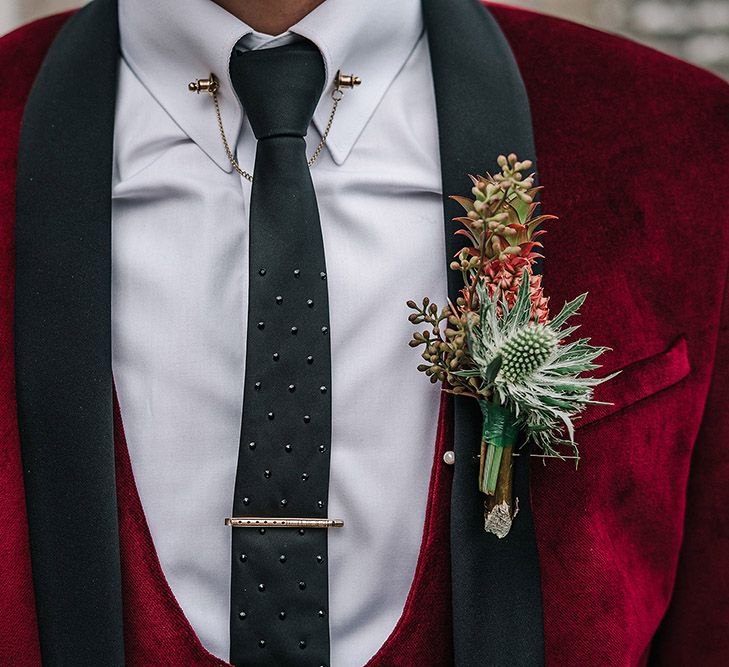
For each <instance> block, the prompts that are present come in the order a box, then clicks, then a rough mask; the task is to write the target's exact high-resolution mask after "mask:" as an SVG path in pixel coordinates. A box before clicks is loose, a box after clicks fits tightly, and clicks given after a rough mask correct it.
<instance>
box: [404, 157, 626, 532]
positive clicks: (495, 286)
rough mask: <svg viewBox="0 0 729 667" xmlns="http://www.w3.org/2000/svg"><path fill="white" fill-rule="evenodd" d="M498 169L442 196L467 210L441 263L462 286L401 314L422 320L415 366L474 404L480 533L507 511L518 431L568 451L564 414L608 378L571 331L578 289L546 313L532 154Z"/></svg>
mask: <svg viewBox="0 0 729 667" xmlns="http://www.w3.org/2000/svg"><path fill="white" fill-rule="evenodd" d="M498 164H499V166H500V167H501V173H499V174H495V175H494V176H492V175H491V174H488V173H487V174H486V176H471V180H472V182H473V188H472V190H471V191H472V193H473V196H474V199H469V198H466V197H455V196H454V197H452V199H454V200H456V201H457V202H458V203H459V204H460V205H461V206H462V207H463V208H464V210H465V213H466V215H464V216H462V217H458V218H455V221H456V222H458V223H459V229H458V230H457V231H456V232H455V233H456V234H458V235H460V236H462V237H463V238H464V239H465V240H466V242H467V243H466V245H465V246H464V247H463V248H462V249H461V250H460V251H459V252H458V253H457V254H456V256H455V258H454V260H453V262H452V263H451V265H450V268H451V269H452V270H454V271H458V272H460V274H461V276H462V278H463V288H462V289H461V290H460V293H459V296H458V298H457V300H456V303H451V302H450V301H449V303H448V305H447V306H446V307H444V308H443V309H440V308H439V307H438V306H437V305H436V304H434V303H431V301H430V300H429V299H428V298H427V297H426V298H424V299H423V300H422V305H418V304H417V303H415V302H414V301H408V306H409V307H410V308H412V309H413V310H414V311H415V312H413V313H412V314H411V315H410V318H409V319H410V321H411V322H412V323H413V324H415V325H421V324H426V325H427V327H428V328H427V329H425V330H424V331H418V332H416V333H415V334H414V335H413V339H412V340H411V341H410V346H411V347H420V346H423V347H424V348H425V349H424V351H423V353H422V357H423V359H424V360H425V363H423V364H420V365H419V366H418V370H420V371H422V372H424V373H425V374H426V375H427V376H429V378H430V381H431V382H433V383H435V382H442V383H443V390H444V391H446V392H450V393H452V394H456V395H460V396H468V397H471V398H473V399H475V400H477V401H478V403H479V405H480V407H481V412H482V414H483V431H482V438H481V453H480V465H479V477H478V488H479V489H480V491H481V492H483V493H484V494H485V496H486V497H485V502H484V508H485V511H484V519H485V524H484V526H485V530H486V531H487V532H491V533H494V534H495V535H497V536H498V537H504V536H506V534H507V533H508V532H509V529H510V528H511V524H512V521H513V519H514V517H515V516H516V513H517V512H518V504H517V506H515V503H514V499H513V497H512V496H513V493H512V456H513V454H514V448H515V447H517V445H519V444H520V443H519V442H518V439H519V438H518V436H519V434H520V433H524V436H525V438H524V443H523V444H526V443H527V442H531V443H533V444H534V445H535V446H536V447H538V448H539V449H540V450H541V455H542V456H546V457H555V458H560V459H564V458H565V457H566V456H567V453H569V454H571V456H570V458H575V459H576V460H578V458H579V450H578V447H577V443H576V442H575V440H574V425H573V419H574V418H575V417H577V416H578V415H579V414H580V413H581V412H582V411H583V410H584V409H585V408H586V407H587V406H588V405H589V404H595V403H598V401H595V400H593V389H594V387H595V386H597V385H598V384H600V383H602V382H605V381H606V380H609V379H610V378H611V377H614V374H613V375H610V376H607V377H603V378H596V377H591V376H589V375H586V373H588V372H589V371H592V370H594V369H596V368H599V364H596V363H595V360H596V359H597V358H598V357H599V356H600V355H601V354H603V352H605V351H606V350H607V349H608V348H606V347H596V346H593V345H590V343H589V340H590V339H589V338H578V339H571V335H572V334H573V333H574V332H575V331H576V330H577V328H578V327H577V326H575V325H571V324H568V320H570V318H572V317H573V316H575V315H577V314H578V311H579V308H580V306H581V305H582V304H583V303H584V301H585V298H586V297H587V293H585V294H581V295H580V296H578V297H577V298H576V299H574V300H573V301H570V302H568V303H566V304H565V305H564V306H563V308H562V309H561V310H560V312H559V313H558V314H557V315H556V316H554V317H551V315H550V311H549V298H548V297H546V296H545V295H544V293H543V289H542V277H541V275H534V272H533V265H534V263H535V262H536V260H537V258H538V257H543V256H542V255H541V254H540V253H539V252H538V250H541V249H542V247H543V246H542V243H541V242H540V241H539V240H538V239H539V237H540V236H542V235H543V234H544V233H545V231H544V230H542V229H540V227H541V226H542V224H543V223H544V222H546V221H548V220H556V219H557V218H556V217H555V216H553V215H537V207H538V204H537V203H536V202H535V201H534V199H535V196H536V194H537V192H538V191H539V190H540V189H541V188H539V187H535V185H534V173H532V174H529V173H528V172H529V170H530V169H531V168H532V162H531V161H530V160H525V161H524V162H520V161H519V160H518V159H517V157H516V155H513V154H512V155H509V157H508V158H507V157H505V156H503V155H501V156H499V158H498Z"/></svg>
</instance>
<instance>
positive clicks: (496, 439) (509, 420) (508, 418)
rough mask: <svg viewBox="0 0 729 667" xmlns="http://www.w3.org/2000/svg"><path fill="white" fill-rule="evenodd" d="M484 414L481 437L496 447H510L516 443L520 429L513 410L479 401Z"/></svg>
mask: <svg viewBox="0 0 729 667" xmlns="http://www.w3.org/2000/svg"><path fill="white" fill-rule="evenodd" d="M478 403H479V405H480V406H481V412H482V413H483V433H482V434H481V437H482V438H483V439H484V440H485V441H486V442H488V443H489V444H490V445H493V446H494V447H510V446H512V445H514V444H515V443H516V438H517V436H518V435H519V428H518V427H517V425H516V420H515V419H514V415H513V413H512V412H511V410H510V409H509V408H508V407H507V406H505V405H499V404H498V403H492V402H491V401H479V402H478Z"/></svg>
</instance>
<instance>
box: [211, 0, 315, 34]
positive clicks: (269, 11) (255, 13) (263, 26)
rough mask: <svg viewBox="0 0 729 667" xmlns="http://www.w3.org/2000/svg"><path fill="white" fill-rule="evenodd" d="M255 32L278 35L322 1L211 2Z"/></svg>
mask: <svg viewBox="0 0 729 667" xmlns="http://www.w3.org/2000/svg"><path fill="white" fill-rule="evenodd" d="M213 2H215V3H217V4H218V5H220V6H221V7H222V8H223V9H225V10H226V11H228V12H230V13H231V14H233V16H235V17H237V18H239V19H240V20H241V21H243V22H244V23H247V24H248V25H249V26H251V28H253V29H254V30H255V31H257V32H262V33H265V34H267V35H280V34H281V33H282V32H286V31H287V30H288V29H289V28H290V27H291V26H292V25H294V24H295V23H298V22H299V21H300V20H301V19H302V18H304V16H306V15H307V14H308V13H309V12H310V11H312V10H313V9H315V8H316V7H318V6H319V5H320V4H321V3H322V2H324V0H213Z"/></svg>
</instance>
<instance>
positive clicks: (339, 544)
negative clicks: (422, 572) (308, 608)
mask: <svg viewBox="0 0 729 667" xmlns="http://www.w3.org/2000/svg"><path fill="white" fill-rule="evenodd" d="M119 12H120V28H121V44H122V56H123V57H122V62H121V64H120V84H119V97H118V102H117V114H116V130H115V172H114V184H113V243H112V245H113V292H112V314H113V370H114V377H115V381H116V387H117V390H118V395H119V401H120V405H121V412H122V419H123V423H124V426H125V429H126V435H127V441H128V445H129V451H130V455H131V460H132V466H133V470H134V474H135V478H136V483H137V487H138V489H139V493H140V496H141V500H142V505H143V507H144V511H145V514H146V517H147V521H148V523H149V527H150V530H151V533H152V537H153V539H154V543H155V546H156V549H157V553H158V555H159V559H160V562H161V564H162V569H163V571H164V573H165V576H166V578H167V580H168V582H169V584H170V587H171V589H172V592H173V593H174V595H175V597H176V599H177V601H178V602H179V604H180V606H181V608H182V610H183V611H184V613H185V614H186V616H187V618H188V619H189V621H190V623H191V625H192V627H193V629H194V630H195V632H196V633H197V635H198V636H199V638H200V640H201V641H202V644H203V645H204V646H205V647H206V649H208V650H209V651H210V652H211V653H212V654H214V655H215V656H217V657H220V658H222V659H227V658H228V650H229V599H230V591H229V586H230V567H231V566H230V558H231V553H230V530H231V529H230V528H227V527H226V526H225V525H224V524H223V519H224V518H225V517H226V516H229V515H230V513H231V508H232V498H233V484H234V479H235V471H236V465H237V452H238V445H239V434H240V425H241V410H242V401H243V396H242V391H243V377H244V364H245V343H246V315H247V306H246V303H247V291H248V210H249V207H248V205H249V199H250V184H249V183H248V182H247V181H245V180H243V179H242V178H240V177H239V176H238V175H237V174H236V173H235V172H234V171H233V170H232V169H231V165H230V163H229V161H228V159H227V157H226V155H225V152H224V150H223V144H222V141H221V137H220V135H219V132H218V128H217V124H216V119H215V112H214V108H213V103H212V100H211V99H210V97H209V96H208V95H206V94H201V95H196V94H194V93H190V92H189V91H188V90H187V85H188V83H189V82H190V81H191V80H193V79H198V78H205V77H207V76H208V74H209V73H210V72H214V73H215V74H216V75H217V77H218V78H219V80H220V82H221V90H220V106H221V112H222V117H223V123H224V125H225V128H226V132H227V134H228V138H229V140H230V142H231V145H232V146H235V147H237V156H238V160H239V162H240V163H241V165H242V166H243V168H244V169H248V170H251V169H252V167H253V164H254V159H255V148H256V145H255V144H256V142H255V138H254V136H253V133H252V132H251V130H250V127H249V125H248V123H247V121H246V120H245V116H244V113H243V112H242V109H241V107H240V105H239V103H238V100H237V98H236V97H235V95H234V94H233V93H232V92H231V91H232V88H231V85H230V79H229V75H228V61H229V58H230V54H231V51H232V49H233V48H234V46H235V45H236V43H237V42H238V41H239V40H240V39H241V38H242V37H244V36H245V35H248V37H247V38H246V39H247V41H244V42H243V43H242V44H243V45H244V46H246V47H248V48H258V47H260V46H264V45H266V43H267V42H269V41H270V39H271V38H270V37H268V36H263V35H260V34H256V33H253V31H252V30H251V28H250V27H248V26H246V25H245V24H244V23H242V22H241V21H239V20H238V19H236V18H235V17H234V16H232V15H231V14H229V13H227V12H226V11H224V10H223V9H221V8H220V7H218V6H217V5H216V4H214V3H213V2H212V0H156V1H155V2H148V1H147V0H120V2H119ZM290 32H291V33H292V34H294V35H298V36H301V37H305V38H307V39H309V40H311V41H312V42H313V43H314V44H316V46H317V47H318V48H319V49H320V50H321V53H322V55H323V58H324V63H325V65H326V77H327V81H328V82H330V83H329V85H328V86H327V88H326V89H325V91H324V93H323V94H322V97H321V100H320V102H319V105H318V107H317V109H316V113H315V116H314V120H313V123H312V125H311V126H310V128H309V133H308V136H307V138H306V140H307V145H308V152H309V153H311V152H312V151H313V149H314V148H315V147H316V145H317V143H318V142H319V140H320V137H321V134H320V133H321V132H322V131H323V128H324V127H325V125H326V121H327V118H328V115H329V112H330V108H331V98H330V94H331V90H332V86H331V81H332V80H333V77H334V75H335V73H336V71H337V70H338V69H341V70H342V71H343V72H344V73H354V74H356V75H357V76H360V77H361V78H362V85H361V86H359V87H358V88H356V89H354V90H351V91H347V92H345V95H344V99H343V100H342V102H341V103H340V105H339V110H338V111H337V114H336V117H335V119H334V125H333V127H332V130H331V133H330V135H329V140H328V142H327V144H326V149H325V150H324V151H323V152H322V154H321V156H320V157H319V160H318V161H317V163H316V165H315V166H314V167H313V168H312V178H313V181H314V187H315V190H316V196H317V200H318V205H319V211H320V217H321V225H322V230H323V236H324V246H325V252H326V261H327V269H328V286H329V290H330V293H329V294H330V295H329V299H330V311H331V312H330V319H331V327H330V331H331V345H332V414H333V429H332V442H331V474H330V492H329V493H330V496H329V497H330V503H329V510H330V516H332V517H336V518H343V519H344V521H345V527H344V528H343V529H337V530H331V531H330V533H329V558H328V563H329V597H330V601H329V623H330V631H331V651H332V655H331V664H332V665H334V667H341V666H345V665H362V664H364V663H365V662H367V660H368V659H369V658H370V657H371V656H372V655H373V654H374V653H376V651H377V650H378V649H379V648H380V646H381V645H382V643H383V642H384V641H385V640H386V639H387V637H388V636H389V634H390V633H391V632H392V630H393V629H394V627H395V624H396V622H397V620H398V618H399V617H400V614H401V612H402V609H403V606H404V603H405V599H406V597H407V594H408V590H409V588H410V585H411V583H412V578H413V573H414V569H415V564H416V561H417V557H418V552H419V548H420V543H421V537H422V530H423V522H424V516H425V505H426V496H427V490H428V483H429V477H430V469H431V464H432V457H433V446H434V441H435V435H436V421H437V412H438V400H439V396H438V393H439V391H438V387H437V386H434V385H431V384H430V383H429V382H428V380H427V378H425V377H424V376H423V375H422V374H420V373H418V371H417V370H416V366H417V365H418V363H419V362H420V357H419V351H417V350H413V349H411V348H409V347H408V341H409V339H410V337H411V335H412V333H413V330H414V329H413V326H412V325H411V324H410V323H409V322H408V319H407V317H408V314H409V311H408V308H407V307H406V305H405V302H406V300H407V299H410V298H415V299H417V298H420V297H422V296H424V295H429V296H430V297H431V298H433V299H435V300H436V301H438V302H440V303H442V302H443V301H444V300H445V293H446V260H445V254H444V253H445V250H444V233H443V209H442V201H441V180H440V164H439V155H438V141H437V124H436V113H435V100H434V94H433V84H432V75H431V71H430V59H429V54H428V47H427V40H426V38H425V35H424V32H423V19H422V15H421V9H420V0H397V1H394V0H369V1H368V2H362V0H326V2H324V3H323V4H322V5H320V6H319V7H318V8H317V9H315V10H314V11H313V12H312V13H310V14H309V15H308V16H306V17H305V18H304V19H303V20H301V21H300V22H299V23H297V24H296V25H295V26H293V27H292V28H291V31H290Z"/></svg>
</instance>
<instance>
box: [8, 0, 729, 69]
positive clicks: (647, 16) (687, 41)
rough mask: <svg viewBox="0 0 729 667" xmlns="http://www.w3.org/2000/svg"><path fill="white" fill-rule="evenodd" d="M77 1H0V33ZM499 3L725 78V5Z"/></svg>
mask: <svg viewBox="0 0 729 667" xmlns="http://www.w3.org/2000/svg"><path fill="white" fill-rule="evenodd" d="M82 1H83V0H0V34H4V33H6V32H8V31H9V30H12V29H13V28H15V27H16V26H19V25H21V24H23V23H25V22H26V21H30V20H32V19H34V18H37V17H39V16H44V15H46V14H52V13H53V12H57V11H61V10H63V9H68V8H70V7H73V6H77V5H79V4H82ZM150 1H151V2H154V1H155V0H150ZM364 1H366V0H364ZM392 1H393V2H397V1H398V0H392ZM500 1H501V2H503V3H505V4H514V5H522V6H524V7H529V8H531V9H536V10H537V11H542V12H547V13H550V14H556V15H558V16H564V17H566V18H569V19H572V20H573V21H579V22H581V23H586V24H588V25H592V26H595V27H598V28H601V29H603V30H610V31H612V32H618V33H621V34H624V35H627V36H629V37H632V38H633V39H637V40H638V41H641V42H644V43H646V44H649V45H650V46H653V47H655V48H657V49H660V50H662V51H666V52H668V53H672V54H673V55H676V56H678V57H679V58H683V59H684V60H688V61H690V62H693V63H696V64H697V65H700V66H702V67H706V68H707V69H711V70H713V71H715V72H716V73H717V74H719V75H721V76H723V77H725V78H726V79H729V0H500Z"/></svg>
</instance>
